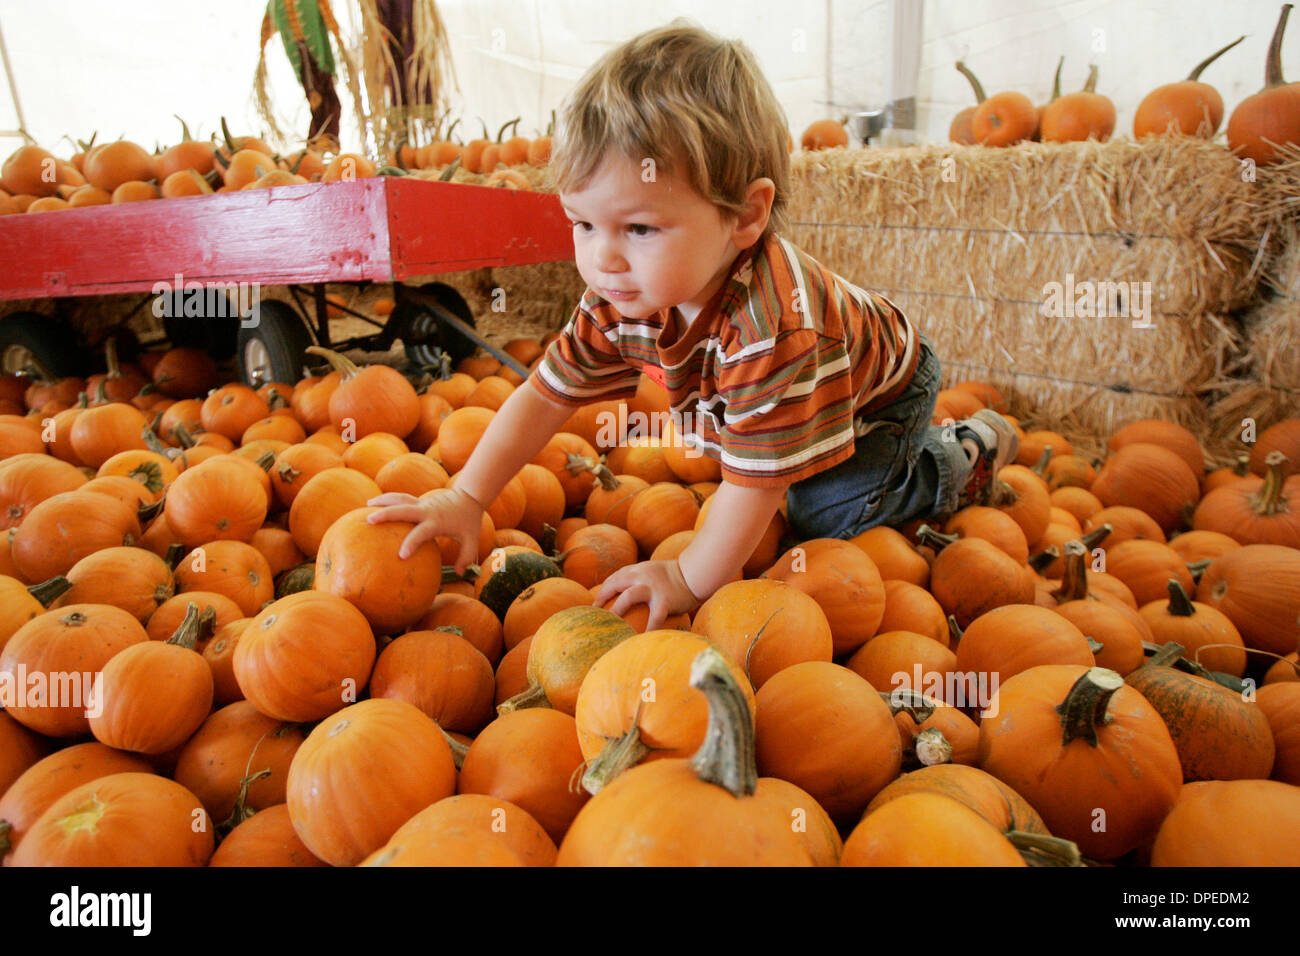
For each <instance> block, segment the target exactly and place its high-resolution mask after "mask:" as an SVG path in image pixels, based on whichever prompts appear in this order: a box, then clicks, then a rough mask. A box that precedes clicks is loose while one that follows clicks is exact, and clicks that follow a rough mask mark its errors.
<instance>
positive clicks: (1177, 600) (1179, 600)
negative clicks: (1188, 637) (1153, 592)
mask: <svg viewBox="0 0 1300 956" xmlns="http://www.w3.org/2000/svg"><path fill="white" fill-rule="evenodd" d="M1168 589H1169V606H1168V607H1167V608H1165V611H1166V612H1167V613H1168V614H1171V615H1173V616H1174V617H1191V616H1192V615H1193V614H1195V613H1196V608H1194V607H1192V599H1191V598H1189V597H1188V596H1187V592H1186V591H1184V590H1183V585H1182V584H1181V583H1180V582H1179V580H1178V579H1177V578H1170V579H1169V584H1168Z"/></svg>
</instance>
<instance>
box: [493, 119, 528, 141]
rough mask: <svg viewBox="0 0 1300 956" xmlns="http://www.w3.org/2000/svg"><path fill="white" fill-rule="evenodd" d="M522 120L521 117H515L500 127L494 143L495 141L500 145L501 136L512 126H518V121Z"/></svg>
mask: <svg viewBox="0 0 1300 956" xmlns="http://www.w3.org/2000/svg"><path fill="white" fill-rule="evenodd" d="M522 118H523V117H521V116H516V117H515V118H514V119H512V120H511V121H510V122H508V123H505V124H503V125H502V127H501V128H500V129H499V130H497V138H496V141H497V142H498V143H500V142H501V137H503V136H505V135H506V130H508V129H509V128H510V127H512V126H518V125H519V121H520V120H521V119H522Z"/></svg>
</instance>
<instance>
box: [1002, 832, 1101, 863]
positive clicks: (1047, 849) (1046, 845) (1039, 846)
mask: <svg viewBox="0 0 1300 956" xmlns="http://www.w3.org/2000/svg"><path fill="white" fill-rule="evenodd" d="M1002 835H1003V836H1004V837H1006V838H1007V839H1008V840H1010V841H1011V845H1012V846H1014V847H1015V848H1016V849H1017V850H1019V851H1020V855H1021V856H1022V857H1024V860H1025V862H1026V863H1028V864H1029V865H1030V866H1083V865H1084V862H1083V854H1081V853H1080V852H1079V847H1078V845H1077V844H1076V843H1074V842H1073V841H1071V840H1066V839H1064V838H1062V837H1054V836H1047V835H1046V834H1044V833H1026V832H1025V831H1024V830H1008V831H1007V832H1006V833H1004V834H1002Z"/></svg>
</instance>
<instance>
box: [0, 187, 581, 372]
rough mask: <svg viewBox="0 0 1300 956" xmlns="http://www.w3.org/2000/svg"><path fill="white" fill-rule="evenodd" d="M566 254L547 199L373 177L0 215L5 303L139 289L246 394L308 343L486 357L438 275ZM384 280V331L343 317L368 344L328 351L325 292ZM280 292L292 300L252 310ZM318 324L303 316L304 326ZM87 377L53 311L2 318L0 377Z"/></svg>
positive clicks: (291, 365)
mask: <svg viewBox="0 0 1300 956" xmlns="http://www.w3.org/2000/svg"><path fill="white" fill-rule="evenodd" d="M572 258H573V234H572V227H571V226H570V225H569V222H568V220H567V219H566V218H565V215H564V213H563V211H562V210H561V208H560V204H559V200H558V198H557V197H556V196H554V195H552V194H547V193H535V192H526V191H518V192H517V191H513V190H506V189H499V188H487V187H483V186H471V185H467V184H461V183H444V182H428V181H423V180H412V179H402V178H388V177H378V178H371V179H359V180H354V181H351V182H335V183H308V184H305V185H299V186H285V187H277V188H273V189H256V190H243V191H240V192H235V193H221V194H214V195H211V196H199V197H190V198H184V199H164V200H155V201H152V202H141V203H128V204H121V205H111V206H95V207H89V208H85V209H69V210H63V211H60V212H57V213H39V214H31V215H17V216H6V217H5V218H3V219H0V300H13V299H33V298H49V297H53V298H55V299H56V303H57V302H58V301H61V300H63V301H66V299H67V298H68V297H76V296H90V295H131V294H137V295H138V294H143V297H142V298H141V300H140V302H139V303H138V307H149V308H152V309H153V310H154V314H155V315H156V316H158V317H159V318H162V319H163V324H164V328H165V329H166V332H167V337H168V338H169V339H170V340H171V341H172V342H173V344H177V345H181V344H184V345H197V346H199V347H202V348H204V349H206V350H207V351H209V353H211V354H212V355H213V357H214V358H218V359H228V358H231V357H232V356H233V357H234V358H235V361H236V365H237V368H238V371H239V375H240V377H241V378H242V379H243V380H244V381H245V382H246V383H248V384H250V385H258V384H263V383H265V382H270V381H290V382H292V381H296V380H297V379H298V378H299V377H300V376H301V374H302V366H303V352H304V350H305V349H306V348H307V347H308V346H310V345H312V344H318V345H323V346H327V347H332V348H337V349H351V348H358V349H365V350H371V351H373V350H380V351H386V350H388V349H390V348H391V347H392V346H393V344H394V343H395V342H396V341H398V340H400V341H401V342H402V344H403V346H404V348H405V350H406V354H407V357H408V358H409V359H410V360H411V361H412V362H413V364H415V365H416V366H419V367H426V366H430V365H436V364H437V363H438V362H439V361H440V360H441V358H442V355H444V354H445V355H447V356H448V357H449V358H450V359H451V360H452V361H456V360H459V359H460V358H462V357H464V356H466V355H469V354H471V353H472V352H473V351H474V349H475V348H477V347H482V348H484V349H486V350H487V351H488V352H489V353H491V354H492V355H494V356H496V357H497V358H498V359H500V360H501V361H502V362H504V363H505V364H507V365H508V366H510V367H511V368H513V369H514V370H515V371H517V372H519V373H520V374H525V375H526V374H527V370H526V369H523V368H522V367H521V366H520V365H519V363H518V362H516V361H515V360H514V359H513V358H511V357H510V356H509V355H507V354H505V353H504V352H502V351H500V350H499V349H496V348H494V347H492V346H491V345H489V344H488V343H487V342H485V341H484V340H483V339H482V337H481V336H479V335H478V333H477V332H476V331H475V329H474V317H473V315H472V313H471V312H470V310H469V307H468V306H467V305H466V303H465V301H464V299H463V298H462V297H461V296H460V295H459V293H457V292H456V291H455V290H454V289H453V288H452V287H451V286H448V285H446V284H443V283H439V282H436V281H433V277H435V276H437V275H438V274H440V273H447V272H457V271H462V270H466V269H477V268H483V267H486V266H510V265H526V264H531V263H538V262H551V261H556V260H563V259H572ZM327 282H330V283H338V282H349V283H369V282H383V283H389V282H391V283H393V287H394V299H395V303H396V304H395V308H394V309H393V312H392V314H391V315H390V316H389V317H388V319H387V321H386V322H378V321H376V320H375V319H373V318H371V317H369V316H365V315H362V314H360V313H357V312H352V310H350V309H344V311H347V312H350V313H351V314H352V315H354V316H356V317H357V318H360V319H363V320H365V321H366V322H369V323H371V324H372V325H374V326H375V327H376V328H377V332H376V333H375V334H373V335H369V336H364V337H360V338H352V339H348V340H345V341H336V342H331V341H330V335H329V322H328V314H327V303H326V298H325V283H327ZM265 286H287V287H288V288H289V290H290V292H291V293H292V296H293V299H294V302H295V304H296V307H295V305H291V304H290V303H288V302H283V301H278V300H264V301H263V300H261V298H260V289H261V288H262V287H265ZM312 317H314V321H312ZM33 356H34V357H36V358H38V359H40V360H41V361H42V362H44V363H45V364H46V365H47V366H48V367H49V368H50V370H51V371H53V372H55V373H57V374H63V375H68V374H82V373H83V372H84V371H85V369H84V367H83V366H84V363H85V361H86V359H87V356H86V355H85V354H84V353H83V352H81V350H80V349H79V348H78V347H77V337H76V335H75V333H73V332H72V330H71V328H70V327H69V326H68V324H67V323H66V322H65V321H63V320H62V319H61V318H60V317H59V316H58V315H56V316H53V317H52V316H49V315H43V314H39V313H36V312H30V311H20V312H14V313H11V314H9V315H7V316H6V317H5V318H4V319H0V372H5V373H10V372H18V371H21V370H22V369H23V368H25V367H26V366H27V365H29V364H30V363H31V359H32V357H33Z"/></svg>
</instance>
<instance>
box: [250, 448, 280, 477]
mask: <svg viewBox="0 0 1300 956" xmlns="http://www.w3.org/2000/svg"><path fill="white" fill-rule="evenodd" d="M253 464H255V465H256V466H257V467H258V468H261V469H262V470H263V471H265V472H267V473H270V471H271V466H272V465H274V464H275V452H273V451H271V450H270V449H269V448H268V449H267V450H266V451H264V452H262V454H260V455H258V456H257V457H256V458H255V459H253Z"/></svg>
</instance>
